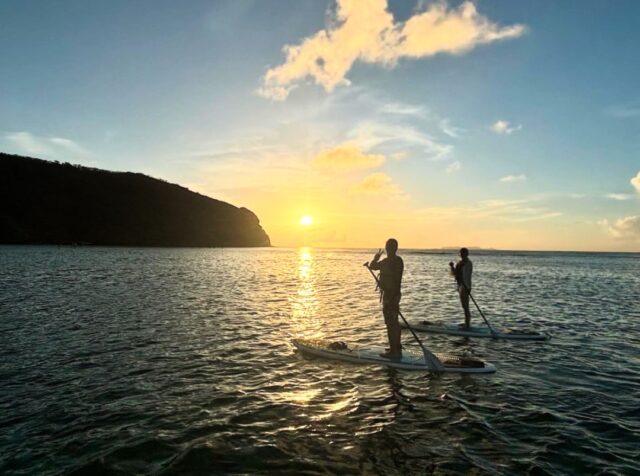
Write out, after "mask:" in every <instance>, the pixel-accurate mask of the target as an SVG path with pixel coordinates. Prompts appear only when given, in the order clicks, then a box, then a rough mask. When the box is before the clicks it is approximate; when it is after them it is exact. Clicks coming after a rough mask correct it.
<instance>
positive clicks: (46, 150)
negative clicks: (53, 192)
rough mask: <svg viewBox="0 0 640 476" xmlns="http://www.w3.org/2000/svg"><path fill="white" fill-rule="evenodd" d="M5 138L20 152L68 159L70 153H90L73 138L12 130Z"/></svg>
mask: <svg viewBox="0 0 640 476" xmlns="http://www.w3.org/2000/svg"><path fill="white" fill-rule="evenodd" d="M4 137H5V139H6V141H7V142H9V144H11V145H12V146H13V147H16V148H17V149H18V151H19V152H21V153H25V154H32V155H36V156H43V157H45V158H60V159H63V160H64V159H66V158H70V157H68V156H69V154H70V155H71V156H73V157H72V158H75V157H76V156H79V155H88V152H87V151H86V150H85V149H84V148H82V147H81V146H80V145H78V144H77V143H76V142H74V141H72V140H71V139H66V138H64V137H55V136H49V137H42V136H37V135H35V134H31V133H30V132H26V131H20V132H10V133H7V134H5V136H4Z"/></svg>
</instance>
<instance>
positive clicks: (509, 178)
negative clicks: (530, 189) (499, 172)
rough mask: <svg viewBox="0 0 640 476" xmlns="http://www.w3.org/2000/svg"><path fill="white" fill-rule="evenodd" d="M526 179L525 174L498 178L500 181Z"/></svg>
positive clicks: (522, 180) (520, 180)
mask: <svg viewBox="0 0 640 476" xmlns="http://www.w3.org/2000/svg"><path fill="white" fill-rule="evenodd" d="M525 180H527V176H526V175H525V174H520V175H507V176H505V177H502V178H501V179H500V182H524V181H525Z"/></svg>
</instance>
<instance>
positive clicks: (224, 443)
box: [0, 246, 640, 475]
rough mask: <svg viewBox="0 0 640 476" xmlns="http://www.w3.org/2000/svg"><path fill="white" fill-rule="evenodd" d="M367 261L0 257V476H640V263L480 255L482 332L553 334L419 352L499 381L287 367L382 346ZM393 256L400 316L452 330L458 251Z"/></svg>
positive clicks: (58, 254) (636, 258)
mask: <svg viewBox="0 0 640 476" xmlns="http://www.w3.org/2000/svg"><path fill="white" fill-rule="evenodd" d="M372 255H373V250H372V251H371V252H365V251H362V250H321V249H311V248H301V249H278V248H272V249H202V248H198V249H172V248H108V247H105V248H99V247H96V248H94V247H55V246H37V247H26V246H25V247H22V246H2V247H0V474H3V475H35V474H37V475H58V474H116V475H118V474H123V475H124V474H160V475H170V474H291V475H294V474H295V475H298V474H383V475H394V474H398V475H407V474H420V475H422V474H436V475H437V474H463V473H464V474H505V475H509V474H558V475H560V474H570V475H572V474H628V475H631V474H640V304H639V303H640V255H639V254H607V253H547V252H544V253H543V252H489V251H484V252H474V251H473V250H472V254H471V256H470V258H471V259H472V261H473V263H474V280H473V285H474V287H473V294H474V296H475V297H476V299H477V301H478V304H479V305H480V306H481V308H482V309H483V311H484V312H485V314H486V316H487V318H488V319H489V320H490V322H491V323H492V324H493V325H494V326H495V327H501V326H510V327H512V328H514V329H527V330H539V331H544V332H548V333H549V334H551V335H552V338H551V339H550V340H549V341H546V342H515V341H501V340H491V339H464V338H458V337H450V336H431V335H426V334H423V335H422V336H423V340H424V342H425V344H426V345H427V346H428V347H429V348H430V349H432V350H433V351H437V352H447V353H454V354H460V355H467V356H472V357H477V358H481V359H484V360H487V361H489V362H491V363H493V364H495V365H496V367H497V372H496V373H495V374H491V375H475V376H474V375H467V376H464V375H455V374H447V375H443V376H440V377H434V376H430V375H428V374H427V373H426V372H409V371H400V370H393V369H388V368H384V367H375V366H356V365H352V364H348V363H341V362H333V361H326V360H319V359H311V358H305V357H303V356H301V355H300V354H299V353H297V352H296V351H295V349H294V347H293V346H292V344H291V339H293V338H324V339H329V340H342V341H345V342H348V343H352V344H359V345H365V346H366V345H371V346H373V345H376V346H378V345H384V344H385V343H386V340H385V339H386V332H385V327H384V321H383V319H382V315H381V312H380V304H379V302H378V296H377V294H376V291H375V283H374V282H373V279H372V277H371V276H370V274H369V273H368V271H367V270H366V269H365V268H364V267H363V266H362V264H363V263H364V262H365V261H368V260H369V259H371V257H372ZM400 255H401V256H402V257H403V258H404V260H405V275H404V280H403V298H402V304H401V306H402V311H403V313H404V315H405V316H406V317H407V319H408V320H409V321H410V322H411V321H419V320H423V319H428V320H430V321H442V322H447V323H459V322H462V319H463V315H462V312H461V309H460V305H459V302H458V298H457V295H456V292H455V286H454V284H453V282H452V278H451V277H450V276H449V275H448V262H449V261H451V260H454V259H455V255H454V254H453V253H449V252H444V251H443V252H421V251H404V252H403V250H400ZM472 315H473V319H472V322H473V323H474V324H477V325H480V324H481V323H482V320H481V317H480V316H479V314H478V312H477V311H476V310H475V309H472ZM403 343H404V345H405V346H406V348H407V349H411V348H414V349H415V348H416V344H415V342H414V341H413V338H412V336H411V334H409V333H408V332H403Z"/></svg>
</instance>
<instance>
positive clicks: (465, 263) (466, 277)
mask: <svg viewBox="0 0 640 476" xmlns="http://www.w3.org/2000/svg"><path fill="white" fill-rule="evenodd" d="M472 273H473V263H472V262H471V260H470V259H469V258H467V259H461V260H460V261H458V262H457V263H456V269H455V275H456V280H457V281H458V284H459V285H460V286H462V283H464V285H465V286H466V287H467V289H468V290H469V291H471V274H472Z"/></svg>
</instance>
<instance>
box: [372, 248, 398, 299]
mask: <svg viewBox="0 0 640 476" xmlns="http://www.w3.org/2000/svg"><path fill="white" fill-rule="evenodd" d="M370 267H371V269H379V270H380V289H381V290H382V292H383V297H385V296H386V297H387V298H391V297H393V296H399V295H400V288H401V287H402V273H403V272H404V262H403V261H402V258H400V256H398V255H395V256H387V257H386V258H385V259H383V260H382V261H378V262H375V263H371V265H370Z"/></svg>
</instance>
